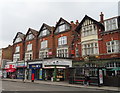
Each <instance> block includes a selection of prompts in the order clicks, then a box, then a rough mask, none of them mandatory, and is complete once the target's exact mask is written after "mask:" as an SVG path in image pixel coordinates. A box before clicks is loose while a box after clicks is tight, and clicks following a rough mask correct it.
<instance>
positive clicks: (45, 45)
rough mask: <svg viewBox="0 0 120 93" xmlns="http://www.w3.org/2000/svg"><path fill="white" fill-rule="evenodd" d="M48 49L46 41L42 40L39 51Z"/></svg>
mask: <svg viewBox="0 0 120 93" xmlns="http://www.w3.org/2000/svg"><path fill="white" fill-rule="evenodd" d="M47 47H48V40H44V41H42V42H41V49H44V48H47Z"/></svg>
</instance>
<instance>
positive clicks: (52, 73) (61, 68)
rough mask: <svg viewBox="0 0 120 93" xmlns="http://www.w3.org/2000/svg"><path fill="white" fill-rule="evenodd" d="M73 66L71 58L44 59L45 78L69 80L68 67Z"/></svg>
mask: <svg viewBox="0 0 120 93" xmlns="http://www.w3.org/2000/svg"><path fill="white" fill-rule="evenodd" d="M68 67H72V60H70V59H57V58H54V59H46V60H44V61H43V70H44V75H43V77H44V80H51V81H65V80H68V71H67V68H68Z"/></svg>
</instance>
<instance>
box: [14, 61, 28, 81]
mask: <svg viewBox="0 0 120 93" xmlns="http://www.w3.org/2000/svg"><path fill="white" fill-rule="evenodd" d="M26 67H27V64H26V62H25V63H24V62H17V64H16V78H17V79H23V78H24V75H25V69H26Z"/></svg>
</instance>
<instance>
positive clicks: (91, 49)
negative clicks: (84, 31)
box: [82, 42, 99, 56]
mask: <svg viewBox="0 0 120 93" xmlns="http://www.w3.org/2000/svg"><path fill="white" fill-rule="evenodd" d="M97 54H99V50H98V43H97V42H93V43H86V44H82V55H83V56H87V55H97Z"/></svg>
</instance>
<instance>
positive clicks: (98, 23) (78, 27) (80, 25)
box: [75, 15, 104, 31]
mask: <svg viewBox="0 0 120 93" xmlns="http://www.w3.org/2000/svg"><path fill="white" fill-rule="evenodd" d="M86 19H90V20H92V21H93V23H94V24H97V25H99V26H101V27H102V28H103V29H104V25H103V24H102V23H100V22H98V21H96V20H94V19H92V18H91V17H89V16H87V15H85V17H84V18H83V19H82V21H81V22H80V23H79V25H78V26H77V27H76V29H75V31H79V30H80V29H81V27H82V24H83V22H84V21H85V20H86Z"/></svg>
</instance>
